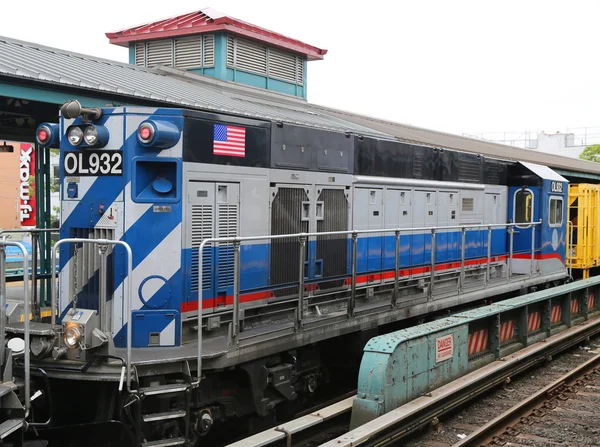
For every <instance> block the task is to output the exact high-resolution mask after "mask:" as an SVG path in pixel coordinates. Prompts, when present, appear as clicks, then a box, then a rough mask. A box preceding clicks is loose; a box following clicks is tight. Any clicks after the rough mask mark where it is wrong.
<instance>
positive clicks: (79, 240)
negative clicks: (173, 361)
mask: <svg viewBox="0 0 600 447" xmlns="http://www.w3.org/2000/svg"><path fill="white" fill-rule="evenodd" d="M62 244H95V245H99V246H103V245H111V246H114V245H120V246H121V247H123V248H125V250H126V251H127V277H126V278H125V281H124V283H125V285H124V291H123V297H124V298H123V300H124V301H125V315H126V316H127V317H126V318H127V320H126V324H127V391H129V392H131V391H132V390H131V368H130V366H131V338H132V335H131V297H132V296H133V294H132V293H131V276H132V272H133V253H132V251H131V247H130V246H129V244H128V243H127V242H124V241H115V240H110V239H83V238H67V239H61V240H59V241H58V242H56V244H54V247H52V284H51V288H52V289H51V290H52V304H51V306H52V320H51V321H52V325H55V324H56V315H57V312H58V299H57V298H58V296H57V294H56V252H57V249H58V247H60V246H61V245H62ZM104 299H106V297H104ZM102 318H103V319H104V318H106V316H102ZM121 377H122V376H121Z"/></svg>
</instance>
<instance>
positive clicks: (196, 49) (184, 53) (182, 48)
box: [175, 36, 202, 68]
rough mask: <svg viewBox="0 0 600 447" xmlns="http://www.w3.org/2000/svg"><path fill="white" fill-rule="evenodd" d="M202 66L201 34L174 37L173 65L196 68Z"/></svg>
mask: <svg viewBox="0 0 600 447" xmlns="http://www.w3.org/2000/svg"><path fill="white" fill-rule="evenodd" d="M201 66H202V36H193V37H185V38H183V39H175V67H177V68H196V67H201Z"/></svg>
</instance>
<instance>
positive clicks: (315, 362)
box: [9, 102, 568, 445]
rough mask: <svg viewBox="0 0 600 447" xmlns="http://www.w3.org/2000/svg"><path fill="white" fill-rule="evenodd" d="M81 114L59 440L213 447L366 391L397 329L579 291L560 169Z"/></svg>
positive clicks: (64, 230)
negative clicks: (106, 428)
mask: <svg viewBox="0 0 600 447" xmlns="http://www.w3.org/2000/svg"><path fill="white" fill-rule="evenodd" d="M61 110H62V116H61V121H60V124H59V125H58V126H57V125H51V124H45V125H44V126H46V127H45V130H46V133H47V134H48V135H50V134H52V135H50V136H54V138H56V139H58V140H59V141H60V152H61V165H60V171H61V178H60V182H61V192H60V194H61V230H60V231H61V239H62V240H63V242H64V243H61V244H59V245H60V247H59V248H58V252H59V254H60V256H59V259H60V264H59V276H58V287H57V295H58V300H57V304H56V309H55V311H56V321H55V324H54V325H52V324H51V323H36V331H35V333H32V334H31V338H32V346H35V352H33V348H32V355H33V358H32V374H33V375H34V377H37V379H36V381H35V382H34V384H33V385H32V386H33V388H40V389H44V390H46V391H45V393H46V394H50V395H51V396H52V400H53V402H54V410H53V415H52V416H53V417H52V422H53V424H52V425H53V426H56V427H60V426H67V425H69V426H73V425H79V424H81V426H86V424H98V423H105V424H112V426H113V427H119V428H118V430H117V432H118V433H119V436H121V438H119V439H121V441H120V442H122V443H123V445H126V443H125V441H123V440H124V439H125V438H127V439H131V441H128V442H131V443H133V445H177V444H181V445H195V444H196V443H197V442H198V441H197V440H198V439H199V436H201V435H203V434H206V433H207V432H208V431H209V430H210V428H211V426H213V424H216V423H226V422H227V421H230V420H241V419H240V418H245V417H250V416H255V415H259V416H263V417H264V416H267V415H270V414H273V413H274V410H275V409H280V408H287V407H293V403H294V402H298V401H304V400H307V399H310V397H311V396H313V395H316V394H318V393H319V389H320V388H321V387H322V385H323V384H325V383H327V382H328V381H330V382H331V381H335V380H344V370H345V368H344V365H354V366H356V364H357V358H359V356H360V355H361V348H362V344H364V342H366V341H367V340H368V339H369V338H370V337H372V336H374V335H377V334H378V333H382V332H386V331H391V330H394V329H396V328H398V327H401V326H402V325H403V324H404V325H406V324H409V323H410V322H412V321H414V320H411V319H414V318H423V317H424V316H426V315H428V314H431V313H433V312H436V311H440V310H445V309H451V308H454V307H457V306H464V305H467V304H469V303H473V304H475V303H478V302H482V301H483V300H489V299H500V298H503V297H508V296H513V295H514V294H518V293H519V291H522V290H524V289H528V288H534V287H539V286H546V285H549V284H553V283H558V282H560V281H563V280H565V279H566V278H567V270H566V267H565V254H566V245H565V244H566V238H567V231H566V218H565V211H564V210H565V202H566V198H565V193H566V192H567V190H568V187H567V181H566V180H565V179H564V178H563V177H561V176H560V175H558V174H557V173H556V172H554V171H552V170H551V169H549V168H547V167H545V166H540V165H534V164H531V163H519V162H513V161H506V160H499V159H491V158H487V157H484V156H481V155H478V154H471V153H465V152H457V151H452V150H447V149H444V148H434V147H426V146H420V145H414V144H408V143H404V142H399V141H396V140H393V139H392V138H387V137H386V136H384V135H378V134H377V133H376V132H373V133H368V132H365V133H364V134H352V133H338V132H334V131H330V130H324V129H319V128H309V127H304V126H298V125H294V124H291V123H282V122H277V121H265V120H258V119H253V118H248V117H242V116H234V115H224V114H217V113H210V112H200V111H191V110H184V109H168V108H139V107H121V108H105V109H86V108H82V107H81V106H80V105H79V104H78V103H76V102H70V103H67V104H66V105H65V106H63V108H62V109H61ZM50 136H49V137H48V138H50ZM40 143H41V144H46V145H48V144H51V143H50V142H49V141H45V142H44V141H41V142H40ZM86 241H88V242H86ZM129 250H130V252H129ZM130 269H131V272H129V270H130ZM9 331H10V327H9ZM16 333H17V331H15V334H16ZM37 368H41V369H43V371H44V374H42V375H40V374H38V373H37V372H36V371H38V370H37ZM38 379H39V380H38ZM346 379H347V378H346ZM349 380H350V381H352V380H353V377H350V378H349ZM83 395H86V396H89V399H83V398H81V396H83ZM90 399H91V400H92V401H91V402H90ZM36 404H37V405H38V407H40V408H39V409H38V410H37V413H36V414H37V415H39V416H37V417H40V418H41V419H43V415H44V412H45V411H46V410H44V405H46V404H47V401H46V400H45V399H44V398H41V399H38V400H37V401H36ZM66 430H68V429H66ZM49 432H52V430H49ZM99 442H100V441H99ZM200 444H202V441H201V440H200Z"/></svg>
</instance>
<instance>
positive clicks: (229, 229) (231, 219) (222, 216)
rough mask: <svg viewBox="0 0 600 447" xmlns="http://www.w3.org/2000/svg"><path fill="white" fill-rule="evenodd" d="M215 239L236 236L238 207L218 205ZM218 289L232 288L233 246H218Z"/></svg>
mask: <svg viewBox="0 0 600 447" xmlns="http://www.w3.org/2000/svg"><path fill="white" fill-rule="evenodd" d="M217 207H218V208H217V209H218V216H219V221H218V230H217V237H235V236H237V234H238V206H237V205H227V204H219V205H217ZM217 256H218V258H217V275H218V283H217V284H218V288H219V289H223V288H226V287H231V286H233V275H234V271H233V244H227V243H220V244H218V255H217Z"/></svg>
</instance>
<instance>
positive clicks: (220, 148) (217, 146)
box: [213, 124, 246, 157]
mask: <svg viewBox="0 0 600 447" xmlns="http://www.w3.org/2000/svg"><path fill="white" fill-rule="evenodd" d="M213 154H214V155H226V156H229V157H245V156H246V129H244V128H243V127H236V126H228V125H225V124H215V136H214V139H213Z"/></svg>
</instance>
